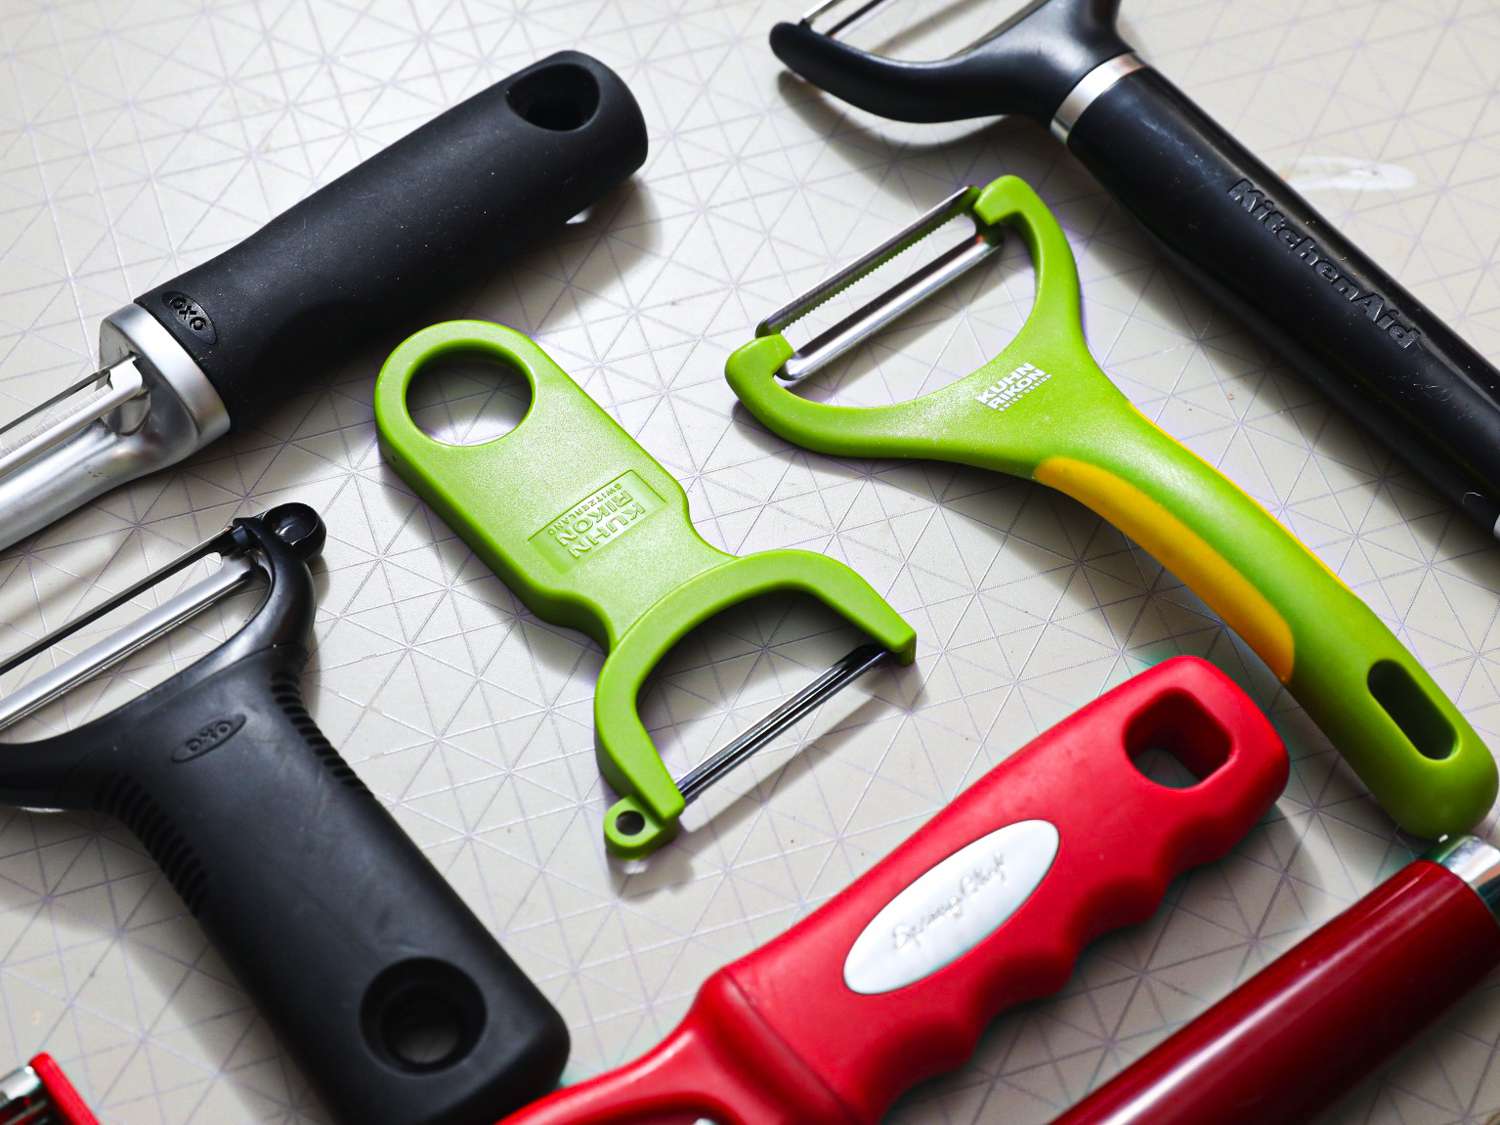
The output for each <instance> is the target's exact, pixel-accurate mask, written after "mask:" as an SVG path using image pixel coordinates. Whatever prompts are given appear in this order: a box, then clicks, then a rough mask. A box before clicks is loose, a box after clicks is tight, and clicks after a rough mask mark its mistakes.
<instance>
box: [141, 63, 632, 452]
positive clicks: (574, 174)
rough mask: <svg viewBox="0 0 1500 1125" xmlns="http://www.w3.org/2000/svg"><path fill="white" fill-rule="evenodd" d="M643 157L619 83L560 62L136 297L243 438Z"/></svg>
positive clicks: (593, 66) (511, 81)
mask: <svg viewBox="0 0 1500 1125" xmlns="http://www.w3.org/2000/svg"><path fill="white" fill-rule="evenodd" d="M645 158H646V127H645V123H644V121H643V120H642V118H641V111H640V108H639V106H637V105H636V102H635V98H634V97H632V96H631V93H630V90H629V89H628V88H627V87H626V86H625V84H624V82H622V81H621V80H620V78H619V76H618V75H616V74H615V73H614V72H613V71H611V70H610V69H609V68H608V67H606V66H604V65H603V64H602V63H600V62H598V61H597V60H595V59H592V58H590V57H589V56H587V55H583V54H579V53H577V52H574V51H564V52H560V53H558V54H555V55H552V56H550V57H548V58H546V59H543V60H542V61H541V62H538V63H536V64H534V65H532V66H529V67H527V68H526V69H525V70H522V71H519V72H517V73H516V74H513V75H511V76H510V77H509V78H506V79H503V80H502V81H500V82H497V83H496V84H495V85H493V86H491V87H490V88H489V89H487V90H484V91H482V92H481V93H478V94H476V95H474V96H473V97H471V98H469V99H468V100H467V101H465V102H462V103H461V104H459V105H457V106H454V107H453V108H452V109H450V110H448V111H447V112H445V113H443V114H442V115H441V116H439V117H437V118H435V119H433V120H432V121H430V122H428V123H427V124H426V125H423V126H422V127H421V128H419V129H417V130H416V131H415V132H413V133H411V134H409V135H408V136H406V137H403V138H402V139H401V140H399V141H397V142H396V143H395V144H392V145H391V146H390V147H388V148H386V149H384V150H383V151H381V152H379V153H377V154H376V155H375V156H373V157H371V158H370V159H369V160H366V161H365V162H364V163H363V164H360V165H359V166H358V167H356V168H354V169H352V170H350V171H349V172H346V173H345V174H344V175H342V176H340V177H339V178H338V179H336V180H334V181H333V182H332V183H330V184H328V185H327V186H326V187H324V188H322V189H321V190H319V191H317V192H316V193H314V194H313V195H311V196H309V197H308V198H307V199H305V200H303V201H302V202H301V203H298V204H297V205H296V206H295V207H292V208H291V209H290V210H289V211H286V212H285V213H284V214H282V215H279V216H277V217H276V218H275V219H273V220H272V221H271V222H270V223H268V224H267V225H266V226H265V227H263V228H262V229H261V230H259V231H257V232H256V233H255V234H253V235H251V236H250V237H249V238H247V239H245V241H243V242H241V243H239V244H238V245H237V246H234V247H232V248H231V249H229V250H226V251H225V252H224V253H222V254H220V255H218V256H217V257H216V258H213V259H211V260H210V261H208V262H205V263H204V264H203V265H201V266H198V267H196V268H195V269H191V270H189V271H188V272H187V273H185V274H183V275H182V276H180V277H177V278H174V279H173V280H171V281H169V282H167V283H166V284H165V285H162V286H159V287H158V288H156V289H153V290H151V291H150V292H149V293H146V294H144V295H143V296H141V297H138V298H137V303H138V304H139V305H141V306H142V307H143V308H145V309H146V311H148V312H150V313H151V314H152V315H153V316H155V317H156V319H157V320H159V321H160V322H161V323H162V324H164V325H165V326H166V327H167V329H168V330H169V331H170V332H171V333H172V334H173V335H174V336H175V337H176V338H177V340H178V341H179V342H180V343H181V344H182V346H183V347H184V348H186V349H187V351H188V353H189V354H190V355H192V357H193V359H195V360H196V361H197V363H198V365H199V367H201V368H202V369H203V372H204V373H205V374H206V375H207V376H208V378H209V380H210V381H211V382H212V383H213V385H214V387H215V389H216V390H217V391H218V393H219V396H220V397H221V398H222V399H223V400H224V404H225V406H226V407H227V408H228V411H229V416H230V420H231V424H232V425H233V426H236V427H239V426H244V425H246V424H249V423H250V422H252V421H253V420H254V419H255V418H256V417H257V416H258V415H261V414H263V413H265V412H266V411H267V410H269V409H271V408H272V407H274V406H276V405H277V404H278V402H279V401H280V396H279V394H278V393H277V392H278V391H279V390H280V389H281V388H284V387H286V386H288V385H289V384H292V385H296V384H297V383H298V382H300V381H301V380H302V379H304V378H305V377H306V376H307V374H308V373H309V372H310V371H315V370H316V369H317V368H318V367H319V366H320V365H323V364H325V363H327V362H328V361H329V360H330V359H332V358H334V357H336V356H338V355H340V354H343V353H347V351H348V350H349V348H350V347H351V341H357V340H359V339H361V338H363V339H370V338H372V337H374V336H375V335H376V334H385V333H390V332H393V331H399V330H403V329H405V328H408V327H416V325H415V323H414V321H413V318H415V317H419V316H420V315H421V314H422V312H423V309H424V305H425V304H426V303H427V302H429V301H430V300H432V299H433V298H434V297H435V296H436V295H437V294H438V293H439V291H441V290H444V289H448V288H450V287H452V286H455V285H460V284H463V283H466V282H472V281H475V280H478V279H479V278H482V277H484V276H485V275H486V274H487V273H488V272H489V271H492V270H493V269H494V267H495V265H496V263H497V262H499V261H500V260H501V259H503V258H505V257H506V256H508V255H511V254H514V253H515V252H517V251H518V250H520V249H522V248H523V247H525V246H527V245H528V244H530V243H531V242H533V241H535V240H536V239H537V238H539V237H541V236H544V235H546V234H548V233H550V232H552V231H554V230H556V229H557V228H559V227H561V226H562V225H563V224H564V223H566V222H567V221H568V220H569V219H571V218H572V217H573V216H574V215H576V214H578V213H579V212H580V211H583V210H584V209H585V208H587V207H588V206H589V205H590V204H592V203H594V202H595V201H596V200H598V199H599V198H600V197H601V196H602V195H604V194H605V193H606V192H608V191H609V190H610V189H611V188H613V187H615V186H616V185H617V184H619V183H621V182H622V181H623V180H625V179H626V178H627V177H629V176H630V174H631V173H632V172H634V171H635V170H636V169H637V168H639V167H640V165H641V163H642V162H643V161H644V160H645Z"/></svg>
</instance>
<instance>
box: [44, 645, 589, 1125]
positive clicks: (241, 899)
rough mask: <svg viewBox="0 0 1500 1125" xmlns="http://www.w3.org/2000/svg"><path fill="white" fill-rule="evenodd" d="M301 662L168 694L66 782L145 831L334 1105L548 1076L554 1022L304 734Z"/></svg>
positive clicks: (545, 1080) (379, 1110)
mask: <svg viewBox="0 0 1500 1125" xmlns="http://www.w3.org/2000/svg"><path fill="white" fill-rule="evenodd" d="M302 662H303V652H302V650H301V648H300V647H297V646H280V647H277V648H273V649H270V650H263V651H261V652H259V653H257V654H255V655H253V656H250V657H247V658H246V659H244V660H242V661H240V662H238V663H236V664H233V665H230V666H229V667H227V668H225V669H224V670H222V671H220V672H219V673H217V674H215V675H213V676H211V677H209V678H207V679H205V680H204V681H203V682H201V683H200V684H198V685H196V686H195V687H194V688H193V690H192V691H183V692H176V693H173V694H171V695H169V696H166V697H164V698H163V702H162V704H161V706H159V707H157V708H155V709H154V710H152V711H150V712H148V713H147V714H146V715H145V716H144V717H143V718H142V720H141V721H139V722H138V723H136V724H134V725H133V727H132V728H131V730H130V733H129V734H128V735H127V736H126V737H127V739H128V740H129V741H126V742H120V743H116V744H115V745H110V746H99V747H97V748H96V749H94V750H93V751H92V752H91V753H88V754H87V755H86V756H85V757H84V758H83V759H82V760H81V761H80V762H79V763H78V764H77V765H76V766H75V768H74V773H73V778H72V785H74V786H76V785H77V784H79V783H81V782H82V783H85V784H87V785H89V786H90V787H91V788H92V789H93V792H94V803H95V805H96V806H97V807H98V808H99V809H100V810H101V811H103V812H106V813H108V814H110V815H112V816H115V817H117V818H119V819H120V820H122V821H123V822H124V823H125V824H126V825H128V826H129V827H130V829H131V830H132V831H133V832H134V833H135V834H136V835H137V836H138V837H139V838H140V839H141V840H142V842H143V843H144V844H145V845H146V848H147V849H148V851H150V853H151V855H152V857H153V858H154V859H155V860H156V861H157V863H158V864H159V865H160V866H161V868H162V869H163V870H164V871H165V872H166V874H167V875H168V877H169V878H170V880H171V882H172V885H173V887H175V888H176V890H177V892H178V893H179V894H180V895H181V896H182V898H183V900H184V901H185V902H186V903H187V905H188V907H189V909H191V910H192V912H193V914H194V915H195V916H196V917H197V918H198V920H199V922H200V923H201V924H202V925H203V928H204V930H205V931H206V932H207V933H208V935H209V937H210V938H211V939H212V941H213V942H214V944H215V946H216V947H217V948H218V949H219V950H220V951H221V953H222V954H223V955H224V957H225V959H226V961H228V962H229V964H230V966H231V968H233V970H234V971H235V973H236V974H237V975H238V977H239V979H240V980H241V982H243V984H244V985H245V987H246V989H247V990H248V991H249V992H250V994H251V995H252V996H254V998H255V1000H256V1003H257V1004H258V1005H259V1006H260V1008H261V1010H262V1011H263V1012H264V1013H265V1015H266V1017H267V1019H268V1020H269V1021H270V1022H271V1024H272V1026H273V1027H274V1028H275V1030H276V1031H277V1033H278V1034H279V1035H280V1037H281V1039H282V1041H283V1042H284V1043H285V1044H286V1045H287V1047H288V1048H289V1049H290V1051H291V1053H292V1054H293V1056H294V1057H295V1058H296V1059H297V1061H298V1063H299V1064H300V1065H301V1066H302V1068H303V1069H304V1071H305V1072H306V1073H307V1074H308V1076H309V1078H310V1079H312V1081H313V1082H314V1083H315V1084H316V1085H317V1087H318V1088H319V1091H320V1093H321V1094H322V1096H323V1098H324V1099H325V1101H326V1102H327V1104H328V1106H329V1107H330V1108H331V1109H332V1110H333V1111H334V1113H335V1115H336V1116H337V1117H338V1118H339V1120H341V1121H348V1122H350V1123H351V1125H353V1123H358V1125H416V1123H430V1125H486V1123H488V1122H491V1121H493V1120H495V1119H496V1118H498V1117H502V1116H504V1115H505V1114H506V1113H508V1112H510V1111H511V1110H514V1109H516V1108H518V1107H520V1106H521V1105H523V1104H525V1103H526V1102H527V1101H530V1100H531V1099H533V1098H536V1097H539V1096H541V1095H542V1094H544V1093H546V1092H547V1091H548V1090H550V1089H551V1088H552V1086H553V1085H554V1083H555V1082H556V1080H557V1077H558V1074H559V1073H560V1072H561V1070H562V1066H563V1063H564V1062H565V1061H566V1058H567V1054H568V1033H567V1029H566V1027H565V1026H564V1024H563V1022H562V1020H561V1018H560V1017H559V1016H558V1014H557V1013H556V1011H554V1010H553V1008H552V1007H551V1005H550V1004H548V1003H547V1001H546V999H545V998H544V997H543V996H542V994H541V993H540V992H539V991H538V990H537V988H536V986H535V985H533V984H532V983H531V981H530V980H529V979H527V977H526V975H525V974H524V973H523V972H522V971H521V970H520V969H519V968H517V967H516V965H515V964H514V963H513V962H512V961H511V960H510V958H509V957H508V956H506V954H505V952H504V951H503V950H502V949H501V948H500V946H499V945H498V944H497V943H496V941H495V939H494V938H493V937H491V936H490V934H489V932H488V931H487V930H486V929H485V927H484V926H483V925H482V924H481V923H480V922H479V920H478V919H477V918H475V917H474V915H473V913H472V912H470V910H469V909H468V907H467V906H465V905H464V903H463V901H462V900H461V899H460V898H459V897H458V895H457V894H456V893H455V892H454V891H453V889H452V888H451V887H449V886H448V884H447V883H446V882H445V881H444V880H443V878H442V877H441V876H440V875H439V874H438V872H437V871H436V870H435V869H434V868H433V867H432V865H431V864H430V863H429V862H428V861H427V859H426V858H425V857H424V856H423V855H422V853H421V852H420V851H419V850H418V849H417V847H416V845H415V844H413V843H412V841H411V840H410V838H408V837H407V836H406V834H405V833H404V832H402V830H401V828H400V827H399V826H398V825H397V824H396V822H395V821H394V820H393V819H392V818H391V816H390V815H389V814H388V813H387V812H386V811H385V809H384V808H382V807H381V805H380V803H379V802H378V801H376V800H375V799H374V798H373V797H372V796H371V795H370V793H369V792H368V790H366V789H365V787H364V785H363V783H362V782H360V780H359V778H358V777H357V776H356V775H355V774H354V772H353V771H352V770H351V769H350V768H349V767H348V766H347V765H345V764H344V762H343V760H342V759H341V758H340V757H339V755H338V753H337V752H336V751H335V750H334V749H333V747H332V746H330V745H329V744H328V742H327V741H326V740H325V739H324V738H323V736H322V735H321V734H320V733H319V732H318V729H317V726H316V725H315V724H314V723H313V721H312V719H311V718H310V717H309V716H308V714H307V712H306V710H304V709H303V706H302V702H301V698H300V696H299V693H298V687H297V674H298V673H299V672H300V670H301V666H302ZM23 752H29V753H34V752H35V751H23Z"/></svg>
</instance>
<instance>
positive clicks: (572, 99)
mask: <svg viewBox="0 0 1500 1125" xmlns="http://www.w3.org/2000/svg"><path fill="white" fill-rule="evenodd" d="M505 97H506V100H507V101H508V102H510V108H511V109H513V110H515V111H516V113H517V114H518V115H519V116H520V117H521V118H522V119H524V120H526V121H528V122H530V123H531V124H532V125H535V126H536V127H537V128H538V129H547V130H549V131H551V132H553V133H571V132H572V131H573V130H574V129H582V128H583V127H584V126H585V125H587V124H588V123H589V122H590V121H591V120H593V117H594V114H595V113H596V112H598V109H599V83H598V82H596V81H595V80H594V76H593V75H592V74H590V73H589V72H588V71H587V70H585V69H584V68H583V67H581V66H577V65H575V64H573V63H558V64H557V65H556V66H549V67H545V68H543V69H541V70H534V71H532V72H531V73H530V74H528V75H526V76H525V77H524V78H522V79H521V80H520V81H519V82H517V83H516V84H515V85H514V86H512V87H511V88H510V89H509V90H507V91H506V94H505Z"/></svg>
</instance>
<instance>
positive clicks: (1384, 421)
mask: <svg viewBox="0 0 1500 1125" xmlns="http://www.w3.org/2000/svg"><path fill="white" fill-rule="evenodd" d="M1068 147H1069V148H1070V149H1072V151H1073V152H1074V154H1075V155H1077V156H1078V158H1079V159H1080V160H1081V161H1083V163H1084V164H1086V165H1087V166H1088V168H1089V170H1090V171H1091V172H1092V173H1093V174H1094V175H1095V176H1096V177H1097V178H1098V179H1099V181H1100V182H1101V183H1102V184H1104V186H1105V187H1106V188H1108V189H1109V190H1110V191H1111V192H1112V193H1113V194H1114V195H1115V196H1116V197H1117V198H1118V199H1119V200H1120V201H1121V202H1122V203H1123V204H1124V205H1125V206H1126V207H1127V208H1129V210H1130V211H1131V212H1133V213H1134V214H1135V215H1136V217H1137V218H1139V219H1140V220H1141V222H1142V223H1144V224H1145V226H1146V228H1147V229H1148V230H1149V231H1150V232H1151V234H1152V235H1154V236H1155V238H1156V239H1157V240H1158V241H1159V242H1160V243H1161V244H1162V246H1163V247H1165V249H1166V250H1167V252H1168V253H1169V254H1170V256H1171V257H1172V258H1173V259H1175V260H1176V262H1177V263H1178V265H1179V266H1180V267H1181V268H1182V269H1183V270H1184V271H1185V272H1187V273H1188V274H1189V275H1190V276H1191V277H1192V278H1193V279H1194V280H1195V281H1196V282H1197V283H1198V284H1199V285H1201V286H1202V287H1203V288H1204V289H1206V290H1208V291H1209V292H1211V293H1213V294H1214V295H1215V296H1216V297H1217V298H1218V299H1219V300H1220V301H1221V302H1223V303H1224V305H1225V306H1226V307H1228V308H1229V309H1230V310H1232V311H1233V312H1234V313H1236V314H1237V315H1239V316H1240V317H1241V318H1242V319H1244V320H1245V321H1246V322H1247V323H1248V324H1249V325H1250V326H1251V327H1252V328H1253V329H1255V330H1256V332H1257V333H1258V334H1259V335H1260V336H1261V337H1262V338H1263V339H1265V340H1267V341H1269V342H1270V343H1272V344H1273V345H1274V346H1275V347H1277V348H1278V349H1279V350H1280V351H1281V353H1282V354H1283V355H1284V356H1285V357H1286V358H1287V360H1288V361H1289V362H1290V363H1291V364H1292V365H1293V366H1294V367H1295V368H1297V369H1298V370H1300V371H1301V372H1302V373H1303V374H1305V375H1306V376H1307V377H1308V378H1309V379H1311V380H1312V381H1313V382H1314V383H1316V384H1317V385H1318V386H1319V387H1320V388H1321V389H1322V390H1323V391H1324V392H1325V393H1326V394H1327V395H1328V396H1329V397H1330V398H1332V399H1333V400H1334V401H1336V402H1337V403H1339V404H1340V405H1341V406H1342V407H1343V408H1344V409H1345V410H1347V411H1348V412H1349V413H1350V414H1352V415H1353V416H1354V417H1355V418H1357V419H1359V420H1360V421H1362V422H1363V423H1364V424H1365V425H1366V426H1367V427H1369V428H1370V429H1371V430H1373V431H1374V432H1375V433H1376V435H1377V436H1379V437H1380V438H1381V439H1382V440H1383V441H1384V442H1386V444H1388V445H1389V447H1390V448H1391V449H1393V450H1394V451H1395V452H1396V453H1398V454H1399V455H1401V456H1403V457H1405V458H1406V459H1407V460H1408V461H1410V462H1411V463H1412V465H1413V467H1414V468H1416V469H1418V470H1419V471H1421V472H1423V474H1424V475H1426V476H1427V477H1428V479H1429V480H1430V481H1431V483H1432V484H1433V485H1434V486H1435V487H1437V488H1438V489H1439V490H1440V491H1442V492H1443V494H1444V495H1445V496H1446V497H1447V498H1448V499H1450V500H1452V501H1454V502H1456V503H1458V504H1459V505H1460V506H1461V507H1463V508H1464V510H1465V511H1466V512H1467V513H1468V514H1469V515H1471V516H1472V517H1474V518H1475V519H1476V520H1478V521H1479V522H1480V523H1481V524H1483V525H1484V526H1485V527H1487V528H1491V529H1493V528H1494V527H1495V521H1496V519H1497V518H1500V502H1497V500H1500V372H1497V371H1496V370H1495V368H1494V367H1492V366H1490V364H1489V363H1487V362H1486V361H1485V360H1484V359H1483V358H1482V357H1481V356H1480V355H1479V354H1478V353H1477V352H1475V351H1474V349H1473V348H1471V347H1469V345H1468V344H1466V343H1465V342H1464V341H1463V340H1462V339H1460V338H1459V337H1458V335H1457V334H1456V333H1454V332H1453V330H1452V329H1450V328H1448V327H1447V325H1445V324H1444V323H1443V322H1442V321H1441V320H1439V319H1438V318H1437V316H1435V315H1434V314H1433V313H1432V312H1431V311H1430V310H1429V309H1427V308H1426V307H1425V306H1424V305H1423V304H1422V303H1421V302H1420V301H1418V300H1417V299H1416V298H1415V297H1414V296H1412V295H1411V294H1410V293H1409V292H1407V291H1406V290H1405V289H1404V288H1402V287H1401V286H1400V285H1399V284H1398V283H1397V282H1396V281H1395V280H1394V279H1393V278H1392V277H1391V276H1390V275H1389V274H1387V273H1385V271H1383V270H1382V269H1381V268H1380V267H1379V266H1377V265H1376V264H1375V263H1374V262H1373V261H1371V260H1370V259H1369V258H1368V257H1367V256H1365V255H1364V254H1363V253H1362V252H1361V251H1360V250H1359V248H1358V247H1356V246H1354V245H1353V244H1352V243H1351V242H1350V241H1349V240H1348V239H1347V238H1345V237H1344V236H1343V235H1341V234H1340V233H1339V232H1338V230H1337V229H1335V228H1334V227H1333V226H1331V225H1330V224H1329V222H1328V221H1327V220H1326V219H1324V218H1323V217H1322V216H1321V215H1319V214H1318V212H1317V211H1316V210H1314V208H1313V207H1312V205H1311V204H1309V203H1308V202H1307V200H1305V199H1303V198H1302V197H1301V196H1300V195H1298V194H1297V193H1296V192H1295V191H1293V190H1292V189H1291V187H1290V186H1288V185H1287V183H1286V182H1285V181H1284V180H1282V179H1281V178H1280V177H1279V176H1277V175H1276V173H1274V172H1272V171H1271V170H1270V169H1269V168H1268V167H1266V166H1265V165H1264V164H1262V163H1261V162H1260V161H1259V160H1257V159H1256V158H1255V157H1254V156H1252V155H1251V154H1250V153H1249V152H1248V151H1247V150H1246V149H1245V148H1244V147H1243V146H1242V145H1240V144H1239V143H1238V142H1237V141H1235V140H1234V138H1233V137H1231V136H1230V135H1229V134H1228V133H1227V132H1225V131H1224V129H1223V128H1221V127H1220V126H1219V125H1218V124H1217V123H1216V122H1215V121H1214V120H1213V119H1212V118H1210V117H1209V116H1208V115H1207V114H1206V113H1204V112H1203V111H1202V110H1201V109H1199V108H1198V106H1196V105H1195V104H1194V103H1193V102H1192V101H1191V100H1190V99H1189V98H1188V97H1187V96H1186V95H1184V94H1183V93H1182V92H1181V91H1180V90H1178V89H1177V88H1176V87H1175V86H1173V85H1172V84H1171V83H1170V82H1169V81H1168V80H1167V79H1166V78H1164V77H1162V75H1161V74H1159V73H1157V72H1156V71H1153V70H1149V69H1146V70H1139V71H1136V72H1135V73H1133V74H1130V75H1128V76H1126V77H1125V78H1123V79H1121V80H1120V81H1119V82H1117V83H1116V84H1115V85H1114V86H1113V87H1111V88H1110V89H1109V90H1107V91H1106V92H1105V93H1103V94H1101V95H1100V96H1099V97H1098V98H1097V99H1096V100H1095V101H1094V102H1093V103H1092V104H1091V105H1090V106H1089V107H1088V108H1087V109H1086V110H1085V111H1084V112H1083V115H1082V116H1081V117H1080V118H1079V120H1078V122H1077V124H1075V125H1074V126H1073V130H1072V132H1071V134H1070V135H1069V138H1068Z"/></svg>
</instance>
